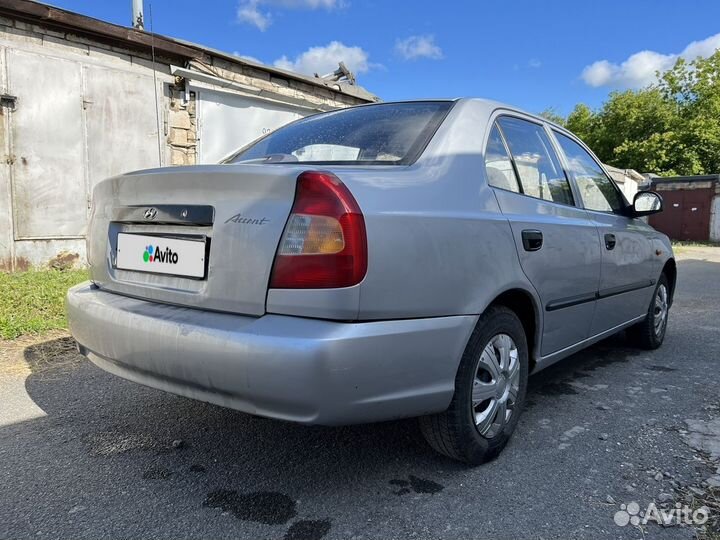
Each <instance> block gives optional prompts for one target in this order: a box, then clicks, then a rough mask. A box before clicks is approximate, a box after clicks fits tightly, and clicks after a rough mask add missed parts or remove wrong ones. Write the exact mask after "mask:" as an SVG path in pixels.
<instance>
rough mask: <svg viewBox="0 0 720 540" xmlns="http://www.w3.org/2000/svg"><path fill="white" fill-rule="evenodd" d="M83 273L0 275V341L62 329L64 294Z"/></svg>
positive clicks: (84, 277)
mask: <svg viewBox="0 0 720 540" xmlns="http://www.w3.org/2000/svg"><path fill="white" fill-rule="evenodd" d="M87 278H88V274H87V271H85V270H69V271H59V270H30V271H27V272H16V273H6V272H0V339H13V338H16V337H18V336H20V335H23V334H35V333H38V332H43V331H45V330H52V329H56V328H65V326H66V324H67V321H66V320H65V293H66V292H67V290H68V288H70V287H72V286H73V285H75V284H77V283H80V282H81V281H85V280H86V279H87Z"/></svg>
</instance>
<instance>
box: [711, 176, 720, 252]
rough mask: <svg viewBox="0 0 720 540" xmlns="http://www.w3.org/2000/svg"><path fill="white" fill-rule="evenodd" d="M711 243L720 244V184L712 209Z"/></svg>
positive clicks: (716, 189) (716, 190)
mask: <svg viewBox="0 0 720 540" xmlns="http://www.w3.org/2000/svg"><path fill="white" fill-rule="evenodd" d="M710 241H711V242H719V243H720V182H719V183H718V184H716V186H715V198H714V199H713V201H712V206H711V207H710Z"/></svg>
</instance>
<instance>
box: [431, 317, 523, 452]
mask: <svg viewBox="0 0 720 540" xmlns="http://www.w3.org/2000/svg"><path fill="white" fill-rule="evenodd" d="M527 379H528V346H527V338H526V336H525V331H524V328H523V326H522V323H521V322H520V319H519V318H518V316H517V315H516V314H515V313H514V312H513V311H512V310H510V309H508V308H506V307H502V306H493V307H491V308H489V309H488V310H487V311H486V312H485V313H484V314H483V315H482V316H481V317H480V319H479V321H478V324H477V326H476V328H475V330H474V331H473V334H472V336H470V340H469V341H468V345H467V347H466V348H465V352H464V353H463V357H462V359H461V361H460V367H459V368H458V372H457V375H456V377H455V393H454V395H453V398H452V401H451V402H450V406H449V407H448V409H447V410H446V411H444V412H442V413H439V414H434V415H430V416H424V417H422V418H420V429H421V430H422V433H423V435H424V436H425V439H426V440H427V442H428V443H429V444H430V446H432V447H433V448H434V449H435V450H436V451H438V452H440V453H441V454H444V455H446V456H448V457H450V458H452V459H456V460H458V461H464V462H465V463H468V464H471V465H479V464H481V463H484V462H486V461H489V460H491V459H493V458H495V457H496V456H497V455H498V454H499V453H500V452H501V451H502V449H503V448H504V447H505V445H506V444H507V442H508V440H509V439H510V436H511V435H512V433H513V431H514V430H515V426H516V425H517V422H518V418H519V416H520V412H521V411H522V409H523V406H524V403H525V393H526V390H527Z"/></svg>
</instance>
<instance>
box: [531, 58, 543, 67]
mask: <svg viewBox="0 0 720 540" xmlns="http://www.w3.org/2000/svg"><path fill="white" fill-rule="evenodd" d="M528 66H529V67H531V68H533V69H538V68H541V67H542V62H541V61H540V60H538V59H537V58H531V59H530V61H528Z"/></svg>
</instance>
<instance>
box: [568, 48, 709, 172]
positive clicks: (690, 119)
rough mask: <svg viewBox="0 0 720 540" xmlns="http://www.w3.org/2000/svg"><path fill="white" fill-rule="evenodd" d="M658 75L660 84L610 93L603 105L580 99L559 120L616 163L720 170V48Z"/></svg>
mask: <svg viewBox="0 0 720 540" xmlns="http://www.w3.org/2000/svg"><path fill="white" fill-rule="evenodd" d="M659 76H660V78H659V82H658V83H657V84H656V85H651V86H649V87H647V88H643V89H641V90H627V91H624V92H613V93H611V94H610V96H609V98H608V100H607V101H606V102H605V103H604V104H603V106H602V107H601V108H600V109H599V110H596V111H593V110H591V109H590V108H589V107H588V106H587V105H585V104H582V103H580V104H578V105H577V106H576V107H575V109H574V110H573V111H572V112H571V113H570V114H569V115H568V117H567V118H566V119H562V118H561V119H560V120H561V122H559V123H562V124H563V125H565V126H566V127H567V128H568V129H569V130H570V131H572V132H574V133H575V134H576V135H578V136H579V137H580V138H581V139H583V140H584V141H585V142H586V143H587V144H588V145H589V146H590V147H591V148H592V149H593V150H594V151H595V153H596V154H597V155H598V157H599V158H600V159H601V160H602V161H604V162H605V163H608V164H610V165H614V166H616V167H620V168H630V169H635V170H637V171H640V172H654V173H658V174H664V175H673V174H681V175H686V174H715V173H720V50H718V51H716V52H715V54H714V55H712V56H711V57H709V58H698V59H697V60H694V61H692V62H686V61H685V60H682V59H680V60H678V61H677V63H676V64H675V66H674V67H673V68H672V69H670V70H669V71H667V72H665V73H663V74H659Z"/></svg>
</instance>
